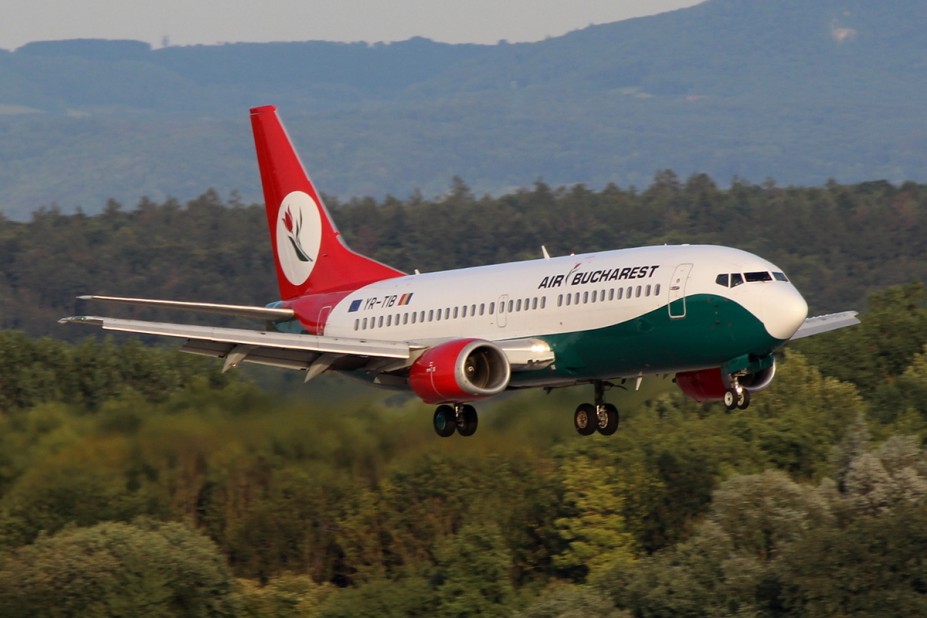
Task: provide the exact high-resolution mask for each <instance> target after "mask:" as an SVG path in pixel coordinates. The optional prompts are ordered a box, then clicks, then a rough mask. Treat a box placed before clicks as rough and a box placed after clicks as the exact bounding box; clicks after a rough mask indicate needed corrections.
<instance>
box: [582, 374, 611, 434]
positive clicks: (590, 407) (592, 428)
mask: <svg viewBox="0 0 927 618" xmlns="http://www.w3.org/2000/svg"><path fill="white" fill-rule="evenodd" d="M593 384H594V386H595V404H591V403H581V404H579V406H577V408H576V412H575V413H574V414H573V425H574V426H575V427H576V431H577V432H578V433H579V435H581V436H590V435H592V434H594V433H595V432H596V431H598V432H599V433H600V434H602V435H603V436H610V435H612V434H613V433H615V431H616V430H617V429H618V421H619V418H618V408H616V407H615V406H614V405H613V404H610V403H605V382H603V381H601V380H596V381H595V382H594V383H593Z"/></svg>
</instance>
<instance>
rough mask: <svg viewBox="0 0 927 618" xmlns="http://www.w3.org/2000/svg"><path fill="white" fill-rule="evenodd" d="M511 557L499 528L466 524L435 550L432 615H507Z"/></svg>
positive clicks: (511, 591) (510, 596) (457, 617)
mask: <svg viewBox="0 0 927 618" xmlns="http://www.w3.org/2000/svg"><path fill="white" fill-rule="evenodd" d="M511 564H512V558H511V555H510V553H509V551H508V548H507V547H506V544H505V539H504V538H503V536H502V533H501V531H500V529H499V527H498V526H493V525H475V524H465V525H464V526H463V527H462V528H461V529H460V531H459V532H458V533H457V534H455V535H454V536H452V537H448V538H446V539H444V540H443V541H442V542H441V543H440V545H439V546H438V547H437V549H436V551H435V567H434V573H433V575H432V580H433V581H434V583H435V586H436V594H437V600H438V607H437V611H436V612H435V614H434V615H435V616H442V617H446V618H463V617H464V616H474V615H476V616H508V615H509V614H510V613H511V610H512V608H511V603H512V600H513V596H514V589H513V587H512V583H511V581H510V579H509V577H510V576H509V571H510V568H511Z"/></svg>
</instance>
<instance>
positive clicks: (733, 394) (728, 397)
mask: <svg viewBox="0 0 927 618" xmlns="http://www.w3.org/2000/svg"><path fill="white" fill-rule="evenodd" d="M740 398H741V396H740V394H739V393H738V392H737V391H736V390H734V389H733V388H729V389H727V390H726V391H724V407H725V409H727V411H728V412H731V411H732V410H735V409H736V408H737V402H738V400H740Z"/></svg>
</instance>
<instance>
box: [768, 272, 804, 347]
mask: <svg viewBox="0 0 927 618" xmlns="http://www.w3.org/2000/svg"><path fill="white" fill-rule="evenodd" d="M766 302H767V303H769V304H768V310H767V311H765V312H764V314H765V315H764V316H763V317H764V319H763V324H765V326H766V330H767V331H769V334H770V335H772V336H773V337H775V338H776V339H782V340H786V339H791V338H792V335H794V334H795V331H797V330H798V328H799V327H800V326H801V325H802V323H803V322H804V321H805V318H807V317H808V303H807V302H805V299H804V298H803V297H802V295H801V294H799V292H798V290H796V289H795V288H794V287H793V286H791V285H783V286H780V287H779V288H778V289H776V290H775V291H771V293H770V294H769V297H768V298H767V299H766Z"/></svg>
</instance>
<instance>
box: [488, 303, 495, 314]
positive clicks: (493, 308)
mask: <svg viewBox="0 0 927 618" xmlns="http://www.w3.org/2000/svg"><path fill="white" fill-rule="evenodd" d="M495 312H496V303H489V315H492V314H494V313H495Z"/></svg>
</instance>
